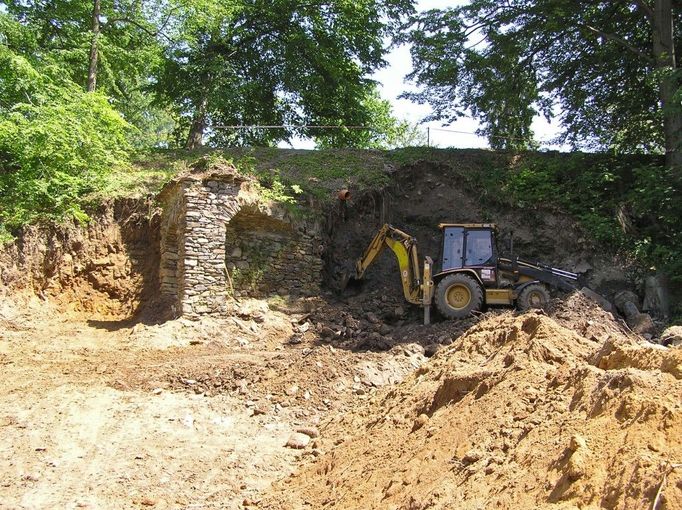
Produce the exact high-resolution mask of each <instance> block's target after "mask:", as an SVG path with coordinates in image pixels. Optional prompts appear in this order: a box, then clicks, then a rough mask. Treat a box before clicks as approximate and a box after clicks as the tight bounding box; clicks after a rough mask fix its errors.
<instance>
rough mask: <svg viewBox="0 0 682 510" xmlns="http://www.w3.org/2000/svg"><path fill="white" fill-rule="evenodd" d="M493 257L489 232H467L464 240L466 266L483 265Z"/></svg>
mask: <svg viewBox="0 0 682 510" xmlns="http://www.w3.org/2000/svg"><path fill="white" fill-rule="evenodd" d="M492 256H493V244H492V238H491V235H490V230H469V232H467V238H466V265H467V266H482V265H485V264H486V263H487V262H488V261H489V260H490V259H491V258H492Z"/></svg>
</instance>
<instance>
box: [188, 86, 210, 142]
mask: <svg viewBox="0 0 682 510" xmlns="http://www.w3.org/2000/svg"><path fill="white" fill-rule="evenodd" d="M207 107H208V98H207V97H206V95H204V96H203V97H202V98H201V102H200V103H199V107H198V108H197V111H196V113H195V114H194V119H193V120H192V125H191V126H190V128H189V135H188V136H187V143H185V149H189V150H191V149H198V148H199V147H201V146H202V145H203V144H204V130H205V129H206V108H207Z"/></svg>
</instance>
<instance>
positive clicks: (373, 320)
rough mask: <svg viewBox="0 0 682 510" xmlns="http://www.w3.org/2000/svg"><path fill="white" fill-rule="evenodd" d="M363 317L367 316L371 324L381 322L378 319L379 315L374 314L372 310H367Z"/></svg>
mask: <svg viewBox="0 0 682 510" xmlns="http://www.w3.org/2000/svg"><path fill="white" fill-rule="evenodd" d="M365 317H367V320H368V321H369V322H371V323H373V324H378V323H379V322H381V321H380V320H379V317H377V316H376V314H374V313H372V312H367V314H366V315H365Z"/></svg>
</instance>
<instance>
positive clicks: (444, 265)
mask: <svg viewBox="0 0 682 510" xmlns="http://www.w3.org/2000/svg"><path fill="white" fill-rule="evenodd" d="M439 227H440V229H441V231H442V232H443V244H442V247H441V254H442V256H441V257H440V268H439V269H440V271H438V272H437V273H436V274H435V275H434V277H435V276H440V275H444V274H447V273H450V272H453V271H460V270H462V269H465V268H466V269H470V270H472V271H474V272H476V274H477V275H478V278H479V279H480V281H481V282H482V283H483V285H484V286H485V287H493V286H496V283H497V248H496V243H495V231H496V227H495V225H494V224H492V223H441V224H440V225H439Z"/></svg>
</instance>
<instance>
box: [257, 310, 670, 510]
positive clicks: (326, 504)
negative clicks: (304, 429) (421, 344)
mask: <svg viewBox="0 0 682 510" xmlns="http://www.w3.org/2000/svg"><path fill="white" fill-rule="evenodd" d="M575 299H576V300H577V302H576V303H574V305H576V306H578V310H580V305H581V303H583V304H585V303H584V302H582V301H581V299H582V298H579V297H578V298H575ZM569 305H570V303H569ZM585 306H586V308H585V311H586V312H587V314H588V315H587V316H586V317H584V318H583V319H579V318H578V316H579V315H580V313H579V312H578V313H574V314H570V313H569V310H570V309H569V308H568V305H567V306H566V307H564V308H561V307H559V310H556V311H555V313H558V314H559V315H562V313H563V314H564V315H565V317H564V318H563V319H558V320H559V321H562V320H563V321H564V322H566V323H573V324H575V323H576V322H579V321H580V320H584V321H585V322H584V324H583V326H584V327H582V328H581V327H577V328H576V330H577V332H576V331H573V330H571V329H567V328H566V327H564V326H562V325H561V324H559V323H558V322H557V321H556V320H554V319H552V318H550V317H548V316H546V315H544V314H541V313H528V314H524V315H521V316H515V315H514V314H513V313H511V312H509V313H505V314H503V315H499V316H496V317H490V318H487V319H486V320H483V321H481V322H480V323H479V324H477V325H476V326H474V327H472V328H471V329H470V330H469V331H468V332H467V333H466V334H465V335H463V336H461V337H460V338H458V339H456V340H455V341H454V343H453V344H452V345H450V346H448V347H447V348H445V349H443V350H441V351H440V352H439V353H438V354H436V356H434V358H433V359H432V360H431V361H430V362H429V363H427V364H425V365H423V366H422V367H421V368H420V369H418V370H417V371H416V372H415V373H414V374H413V375H412V376H411V377H409V378H408V379H407V380H405V381H404V382H403V383H402V384H400V385H397V386H395V387H394V388H393V389H391V390H390V391H388V392H386V393H384V394H380V395H377V396H375V397H374V398H373V399H371V400H370V401H368V403H367V405H366V406H365V407H363V408H360V409H358V410H357V412H355V413H353V414H348V415H346V416H343V417H338V418H336V419H335V420H334V421H332V422H330V423H328V424H327V425H326V426H325V427H324V428H323V431H322V437H323V439H322V440H321V441H320V446H321V448H322V450H323V451H325V454H324V455H322V456H321V457H319V458H318V459H317V460H316V461H315V462H313V463H311V464H310V465H308V466H307V467H305V468H304V469H303V470H302V471H300V472H299V473H298V474H296V475H294V476H292V477H291V478H288V479H286V480H284V481H283V482H282V483H280V484H279V485H277V486H276V487H275V489H274V492H273V495H272V496H271V497H270V498H269V499H268V500H266V501H263V502H261V505H260V507H261V508H344V509H369V508H382V509H411V510H417V509H422V508H433V509H445V508H462V509H469V508H472V509H473V508H576V507H578V508H583V507H600V508H651V507H652V505H653V504H654V501H655V500H656V498H657V495H658V501H657V504H656V505H655V506H656V508H658V509H664V508H667V509H672V508H682V473H680V470H679V469H674V468H673V466H674V465H676V463H679V462H680V459H682V441H681V440H680V438H681V437H682V415H681V414H680V411H681V410H682V405H681V403H680V399H679V396H680V394H682V381H681V380H680V379H679V377H680V368H681V367H682V364H681V362H682V358H681V357H680V352H681V351H680V350H679V349H678V350H675V349H660V348H659V347H657V346H651V345H646V344H644V343H641V344H640V343H639V342H638V341H637V340H636V339H635V338H634V337H629V336H627V335H626V334H624V332H623V331H622V330H621V327H620V325H619V324H618V323H617V322H615V321H613V320H603V321H600V322H599V323H598V322H597V321H595V320H594V319H593V318H590V316H589V314H597V315H600V314H601V313H602V312H601V311H595V307H594V306H589V307H587V305H585ZM604 313H606V312H604ZM591 321H592V323H590V322H591ZM664 477H665V484H664V486H663V487H662V484H663V482H664ZM661 487H662V488H661ZM659 493H660V494H659Z"/></svg>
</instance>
